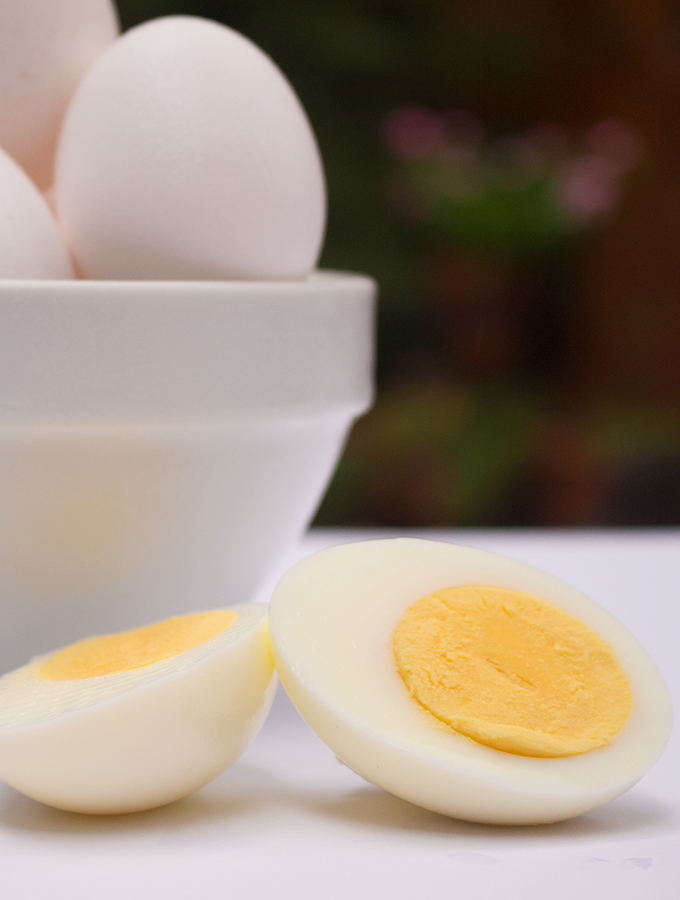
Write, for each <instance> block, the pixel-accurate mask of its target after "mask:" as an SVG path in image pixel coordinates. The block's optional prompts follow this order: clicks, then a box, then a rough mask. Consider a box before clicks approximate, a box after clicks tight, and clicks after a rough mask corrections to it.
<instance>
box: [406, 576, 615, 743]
mask: <svg viewBox="0 0 680 900" xmlns="http://www.w3.org/2000/svg"><path fill="white" fill-rule="evenodd" d="M392 642H393V647H394V655H395V659H396V663H397V668H398V670H399V674H400V675H401V677H402V678H403V680H404V683H405V684H406V687H407V688H408V689H409V691H410V692H411V694H412V695H413V697H414V698H415V699H416V700H417V701H418V702H419V703H420V704H421V705H422V706H423V707H424V708H425V709H426V710H428V711H429V712H430V713H432V714H433V715H434V716H436V717H437V718H438V719H440V720H441V721H442V722H445V723H446V724H447V725H449V726H450V727H451V728H453V729H454V730H455V731H457V732H460V733H461V734H464V735H467V737H470V738H473V739H474V740H475V741H479V742H480V743H482V744H486V745H487V746H489V747H494V748H495V749H497V750H505V751H508V752H510V753H517V754H520V755H522V756H571V755H573V754H575V753H584V752H585V751H587V750H592V749H594V748H596V747H602V746H604V745H605V744H607V743H609V741H611V739H612V738H613V737H614V735H616V734H617V733H618V732H619V731H620V730H621V729H622V728H623V726H624V725H625V723H626V721H627V719H628V716H629V715H630V711H631V707H632V694H631V689H630V685H629V684H628V680H627V678H626V676H625V675H624V673H623V671H622V670H621V668H620V666H619V664H618V663H617V661H616V657H615V656H614V652H613V650H612V649H611V647H610V646H609V644H607V643H606V641H604V640H602V638H600V637H599V636H598V635H597V634H595V633H594V632H593V631H591V630H590V629H589V628H588V627H586V626H585V625H584V624H583V622H580V621H579V620H578V619H576V618H574V617H573V616H570V615H569V614H568V613H565V612H563V611H562V610H560V609H557V607H555V606H553V605H552V604H550V603H547V602H546V601H544V600H540V599H538V598H537V597H532V596H530V595H529V594H524V593H522V592H520V591H512V590H508V589H505V588H497V587H487V586H485V585H465V586H463V587H452V588H447V589H445V590H442V591H436V592H435V593H434V594H429V595H428V596H427V597H423V598H422V599H421V600H418V601H417V602H416V603H414V604H413V605H412V606H411V607H409V609H408V610H407V611H406V612H405V613H404V615H403V616H402V617H401V619H400V620H399V623H398V625H397V627H396V629H395V630H394V633H393V635H392Z"/></svg>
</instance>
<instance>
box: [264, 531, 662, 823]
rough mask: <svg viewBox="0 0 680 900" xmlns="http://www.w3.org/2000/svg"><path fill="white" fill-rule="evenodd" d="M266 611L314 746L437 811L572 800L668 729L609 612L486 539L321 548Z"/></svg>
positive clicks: (511, 817) (595, 800)
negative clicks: (491, 548)
mask: <svg viewBox="0 0 680 900" xmlns="http://www.w3.org/2000/svg"><path fill="white" fill-rule="evenodd" d="M270 627H271V639H272V651H273V654H274V659H275V662H276V666H277V669H278V672H279V676H280V678H281V681H282V683H283V685H284V687H285V688H286V690H287V692H288V693H289V695H290V697H291V698H292V700H293V702H294V703H295V705H296V706H297V708H298V709H299V711H300V712H301V714H302V715H303V716H304V718H305V719H306V720H307V722H308V723H309V724H310V725H311V726H312V728H313V729H314V730H315V731H316V732H317V734H318V735H319V736H320V737H321V738H322V739H323V740H324V741H325V742H326V743H327V744H328V745H329V747H331V748H332V749H333V750H334V751H335V753H336V754H337V755H338V756H339V757H340V758H341V759H342V760H344V761H345V762H346V763H347V764H348V765H349V766H351V767H352V768H353V769H354V770H355V771H356V772H358V773H359V774H360V775H362V776H364V777H365V778H366V779H368V780H369V781H371V782H374V783H375V784H377V785H380V786H381V787H383V788H385V789H386V790H388V791H390V792H392V793H393V794H396V795H397V796H399V797H402V798H404V799H405V800H409V801H411V802H412V803H415V804H417V805H419V806H423V807H425V808H427V809H431V810H434V811H436V812H439V813H443V814H445V815H449V816H455V817H458V818H462V819H467V820H471V821H476V822H486V823H495V824H538V823H546V822H555V821H558V820H560V819H565V818H568V817H570V816H576V815H579V814H580V813H583V812H586V811H587V810H591V809H594V808H595V807H597V806H600V805H601V804H603V803H606V802H608V801H609V800H612V799H613V798H614V797H617V796H619V795H620V794H622V793H623V792H624V791H626V790H628V788H630V787H631V786H632V785H633V784H635V782H636V781H638V780H639V779H640V778H641V777H642V775H643V774H644V773H645V772H646V771H647V769H648V768H649V767H650V766H651V765H652V764H653V763H654V762H655V760H656V759H657V757H658V756H659V755H660V753H661V752H662V750H663V747H664V745H665V743H666V741H667V739H668V736H669V732H670V727H671V707H670V700H669V695H668V691H667V689H666V687H665V684H664V682H663V679H662V677H661V675H660V673H659V672H658V670H657V668H656V666H655V664H654V663H653V662H652V660H651V659H650V657H649V656H648V655H647V653H646V651H645V650H644V649H643V648H642V647H641V646H640V644H639V643H638V642H637V641H636V639H635V638H634V637H633V636H632V635H631V634H630V633H629V632H628V631H627V630H626V629H625V628H624V627H623V625H621V624H620V623H619V622H618V621H617V620H616V619H614V618H613V617H612V616H611V615H610V614H609V613H608V612H606V611H605V610H604V609H603V608H602V607H600V606H598V605H597V604H596V603H595V602H594V601H593V600H591V599H589V598H588V597H586V596H584V595H583V594H582V593H580V592H579V591H577V590H575V589H574V588H571V587H569V586H568V585H566V584H564V583H563V582H561V581H559V580H558V579H556V578H553V577H551V576H550V575H548V574H546V573H544V572H541V571H540V570H538V569H535V568H533V567H531V566H528V565H526V564H524V563H520V562H517V561H515V560H512V559H509V558H506V557H503V556H500V555H498V554H494V553H489V552H485V551H483V550H476V549H473V548H470V547H459V546H456V545H453V544H446V543H439V542H434V541H424V540H417V539H407V538H401V539H393V540H379V541H370V542H363V543H358V544H348V545H344V546H339V547H333V548H331V549H328V550H323V551H321V552H320V553H317V554H314V555H313V556H311V557H309V558H307V559H305V560H303V561H302V562H300V563H298V564H297V565H296V566H294V567H293V568H292V569H291V570H289V571H288V572H287V573H286V574H285V575H284V576H283V578H282V579H281V580H280V582H279V583H278V585H277V587H276V589H275V591H274V595H273V597H272V601H271V609H270Z"/></svg>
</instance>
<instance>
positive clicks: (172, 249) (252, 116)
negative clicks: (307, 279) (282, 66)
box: [55, 16, 325, 279]
mask: <svg viewBox="0 0 680 900" xmlns="http://www.w3.org/2000/svg"><path fill="white" fill-rule="evenodd" d="M55 198H56V206H57V210H58V214H59V217H60V219H61V221H62V223H63V225H64V227H65V230H66V234H67V238H68V240H69V243H70V245H71V247H72V249H73V252H74V255H75V258H76V261H77V265H78V268H79V271H80V273H81V274H82V275H83V276H84V277H86V278H95V279H106V278H121V279H285V278H301V277H303V276H305V275H306V274H307V273H308V272H309V271H310V270H311V269H312V268H313V267H314V265H315V263H316V260H317V257H318V254H319V250H320V246H321V241H322V237H323V230H324V223H325V187H324V178H323V170H322V166H321V161H320V158H319V153H318V150H317V146H316V142H315V139H314V136H313V133H312V131H311V128H310V125H309V123H308V121H307V118H306V115H305V113H304V111H303V109H302V107H301V105H300V103H299V101H298V99H297V97H296V95H295V93H294V92H293V90H292V88H291V86H290V85H289V83H288V82H287V81H286V79H285V78H284V76H283V75H282V73H281V72H280V71H279V69H278V68H277V67H276V66H275V65H274V63H273V62H272V61H271V60H270V59H269V57H268V56H266V55H265V54H264V53H263V52H262V51H261V50H260V49H259V48H258V47H256V46H255V45H254V44H253V43H251V42H250V41H249V40H248V39H247V38H245V37H243V36H242V35H240V34H238V33H236V32H235V31H232V30H231V29H229V28H226V27H225V26H223V25H219V24H217V23H216V22H211V21H208V20H205V19H199V18H194V17H187V16H176V17H175V16H171V17H167V18H161V19H155V20H153V21H150V22H146V23H145V24H143V25H141V26H139V27H137V28H134V29H132V30H131V31H129V32H127V33H126V34H124V35H123V36H122V37H121V38H119V40H117V41H116V42H115V43H114V44H113V45H111V47H109V48H108V50H107V51H106V52H105V53H104V54H103V55H102V56H101V57H100V58H99V60H98V61H97V63H96V64H95V65H94V66H93V67H92V69H91V70H90V71H89V73H88V74H87V76H86V77H85V79H84V80H83V82H82V83H81V85H80V87H79V89H78V91H77V93H76V95H75V97H74V99H73V102H72V104H71V106H70V109H69V111H68V114H67V117H66V120H65V124H64V129H63V132H62V135H61V139H60V143H59V148H58V154H57V166H56V178H55Z"/></svg>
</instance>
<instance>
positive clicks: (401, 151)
mask: <svg viewBox="0 0 680 900" xmlns="http://www.w3.org/2000/svg"><path fill="white" fill-rule="evenodd" d="M384 131H385V138H386V140H387V144H388V146H389V147H390V149H391V150H392V151H393V152H394V153H396V154H397V155H398V156H403V157H405V158H406V159H427V157H430V156H433V155H434V154H435V153H437V151H438V150H440V149H441V148H442V147H443V145H444V143H445V141H446V127H445V125H444V121H443V119H442V117H441V115H439V114H438V113H436V112H433V111H432V110H430V109H426V108H425V107H423V106H401V107H399V108H398V109H395V110H392V112H391V113H389V114H388V115H387V117H386V118H385V122H384Z"/></svg>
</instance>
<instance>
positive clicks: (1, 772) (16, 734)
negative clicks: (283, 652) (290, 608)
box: [0, 604, 276, 814]
mask: <svg viewBox="0 0 680 900" xmlns="http://www.w3.org/2000/svg"><path fill="white" fill-rule="evenodd" d="M275 688H276V679H275V677H274V667H273V661H272V657H271V653H270V649H269V642H268V635H267V607H266V606H264V605H262V604H242V605H240V606H234V607H232V608H231V609H229V610H212V611H209V612H207V613H195V614H189V615H186V616H178V617H174V618H172V619H168V620H166V621H165V622H162V623H157V624H155V625H151V626H145V627H143V628H140V629H135V630H134V631H130V632H123V633H121V634H118V635H106V636H103V637H97V638H91V639H89V640H86V641H82V642H80V643H78V644H74V645H72V646H70V647H66V648H64V649H62V650H60V651H57V652H56V653H53V654H48V655H46V656H41V657H36V658H35V659H33V660H31V662H30V663H29V664H28V665H26V666H24V667H22V668H20V669H16V670H15V671H13V672H10V673H9V674H7V675H5V676H4V677H3V678H2V679H0V777H2V778H3V779H4V780H5V781H6V782H7V783H8V784H10V785H11V786H12V787H14V788H16V789H17V790H18V791H21V792H22V793H23V794H26V795H27V796H29V797H33V798H34V799H35V800H40V801H41V802H43V803H46V804H48V805H49V806H55V807H57V808H60V809H65V810H71V811H74V812H81V813H97V814H103V813H125V812H134V811H138V810H142V809H151V808H153V807H156V806H161V805H163V804H165V803H169V802H171V801H173V800H177V799H179V798H180V797H184V796H186V795H187V794H190V793H192V792H193V791H195V790H197V789H198V788H200V787H202V786H203V785H205V784H207V783H208V782H209V781H211V780H212V779H213V778H215V777H216V776H217V775H219V774H220V773H221V772H222V771H224V769H226V768H227V766H229V765H230V764H231V763H232V762H234V761H235V760H236V759H237V757H238V756H239V755H240V754H241V753H242V751H243V750H244V749H245V747H246V746H247V744H248V742H249V741H250V740H251V739H252V738H253V737H254V736H255V734H256V733H257V731H258V730H259V728H260V726H261V725H262V723H263V721H264V719H265V717H266V715H267V712H268V711H269V707H270V706H271V702H272V699H273V696H274V691H275Z"/></svg>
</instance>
